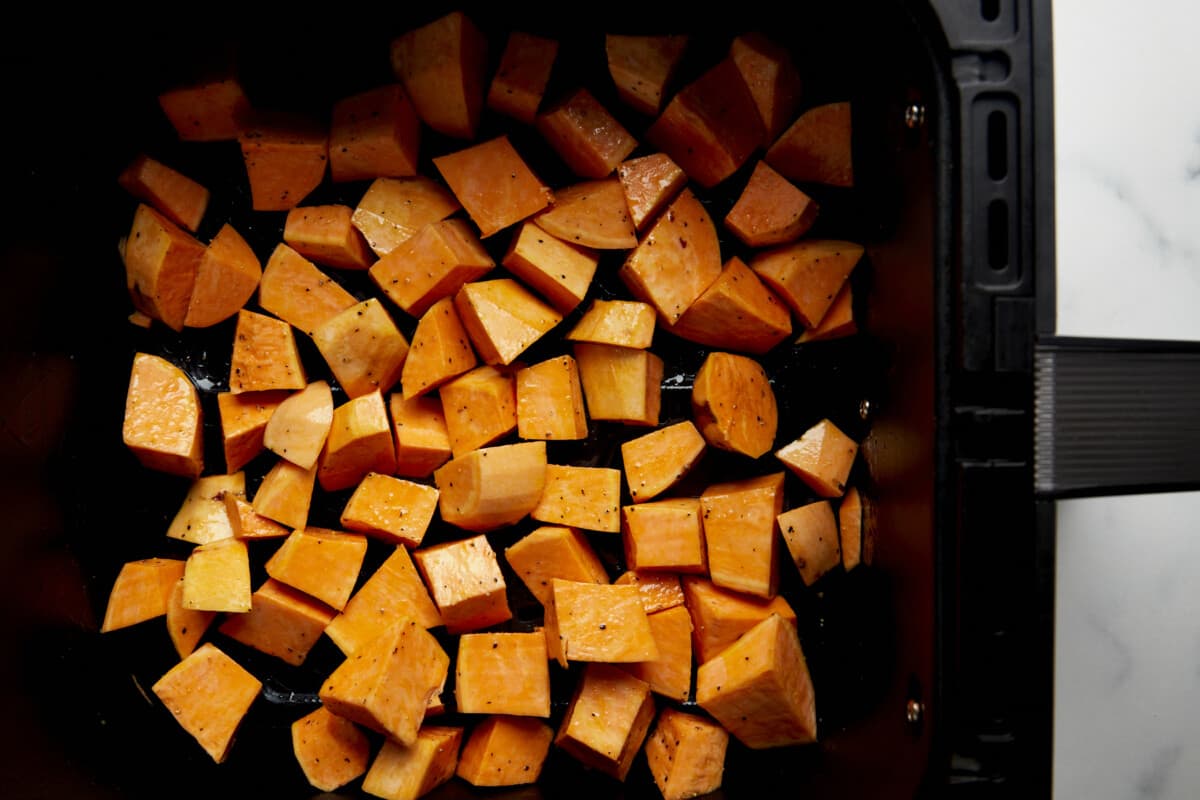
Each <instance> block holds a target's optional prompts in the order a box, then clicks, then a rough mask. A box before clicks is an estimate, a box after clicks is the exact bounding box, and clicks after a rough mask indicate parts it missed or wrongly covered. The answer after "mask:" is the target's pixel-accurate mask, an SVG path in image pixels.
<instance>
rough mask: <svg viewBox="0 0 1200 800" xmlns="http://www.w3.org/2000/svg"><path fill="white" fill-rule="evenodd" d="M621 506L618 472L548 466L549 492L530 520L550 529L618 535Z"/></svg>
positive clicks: (594, 468) (547, 489) (555, 465)
mask: <svg viewBox="0 0 1200 800" xmlns="http://www.w3.org/2000/svg"><path fill="white" fill-rule="evenodd" d="M620 502H621V471H620V470H619V469H611V468H609V467H576V466H570V465H559V464H547V465H546V488H545V489H543V490H542V499H541V500H540V501H539V502H538V505H537V508H535V509H534V510H533V511H531V512H530V514H529V516H530V517H532V518H533V519H536V520H538V521H539V522H546V523H549V524H551V525H569V526H572V527H576V528H583V529H585V530H589V531H601V532H605V533H618V532H620V530H621V512H620Z"/></svg>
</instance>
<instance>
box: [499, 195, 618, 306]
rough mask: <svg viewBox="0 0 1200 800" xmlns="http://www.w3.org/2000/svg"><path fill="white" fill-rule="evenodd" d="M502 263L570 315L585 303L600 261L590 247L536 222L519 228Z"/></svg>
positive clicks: (525, 223)
mask: <svg viewBox="0 0 1200 800" xmlns="http://www.w3.org/2000/svg"><path fill="white" fill-rule="evenodd" d="M500 263H502V264H503V265H504V266H505V267H507V268H508V271H509V272H511V273H512V274H514V275H516V276H517V277H518V278H520V279H521V280H522V281H524V282H525V283H526V284H528V285H529V287H530V288H532V289H533V290H534V291H535V292H537V293H538V294H540V295H541V296H542V297H544V298H545V299H546V300H548V301H550V304H551V305H553V306H554V307H555V308H556V309H558V311H559V312H561V313H563V314H569V313H570V312H572V311H574V310H575V307H576V306H577V305H579V304H580V303H581V302H583V298H584V296H585V295H586V294H587V291H588V288H589V287H590V286H591V285H592V278H593V277H594V276H595V274H596V266H597V265H598V264H599V263H600V257H599V256H598V255H597V254H596V253H595V252H593V251H592V250H591V249H589V248H587V247H583V246H581V245H579V244H577V243H574V242H571V241H570V240H569V239H567V240H565V241H564V240H563V239H560V238H559V237H558V236H557V235H554V234H550V233H548V232H547V231H546V230H545V229H544V228H542V227H540V226H538V225H537V224H536V218H535V222H524V223H522V224H521V226H520V227H519V228H517V231H516V233H515V234H513V238H512V241H511V242H510V243H509V245H508V250H507V251H506V252H505V254H504V258H502V259H501V262H500Z"/></svg>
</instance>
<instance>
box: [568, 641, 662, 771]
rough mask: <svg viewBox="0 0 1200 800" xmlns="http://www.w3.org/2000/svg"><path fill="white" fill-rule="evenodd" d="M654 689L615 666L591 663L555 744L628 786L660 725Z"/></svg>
mask: <svg viewBox="0 0 1200 800" xmlns="http://www.w3.org/2000/svg"><path fill="white" fill-rule="evenodd" d="M654 712H655V705H654V697H653V695H652V694H651V693H650V687H649V686H648V685H647V684H646V683H645V682H644V681H641V680H638V679H637V678H635V677H633V676H632V675H630V674H629V673H627V672H625V671H624V670H622V669H620V668H618V667H615V666H613V665H611V664H588V665H587V667H586V669H585V670H584V673H583V677H582V678H581V679H580V681H579V683H578V685H577V686H576V688H575V694H574V696H573V697H572V698H571V704H570V705H569V706H568V707H567V713H566V715H565V716H564V717H563V721H562V723H561V724H560V726H559V728H558V733H557V734H556V735H555V739H554V743H555V744H556V745H557V746H558V747H561V748H562V749H563V750H564V751H566V752H567V753H570V754H571V755H572V756H574V757H575V758H577V759H579V760H580V761H581V762H582V763H583V764H585V765H587V766H589V767H591V768H593V769H596V770H599V771H601V772H603V773H605V774H607V775H610V776H612V777H614V778H616V779H617V780H620V781H624V780H625V776H626V775H628V774H629V769H630V767H631V766H633V760H634V758H635V757H636V756H637V754H638V751H640V750H641V748H642V743H643V742H644V741H645V740H646V734H647V733H648V732H649V730H650V724H651V722H653V720H654Z"/></svg>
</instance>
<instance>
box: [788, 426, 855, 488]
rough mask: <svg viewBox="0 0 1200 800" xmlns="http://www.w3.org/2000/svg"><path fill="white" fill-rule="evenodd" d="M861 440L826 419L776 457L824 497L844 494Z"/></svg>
mask: <svg viewBox="0 0 1200 800" xmlns="http://www.w3.org/2000/svg"><path fill="white" fill-rule="evenodd" d="M856 455H858V443H857V442H855V441H854V440H853V439H851V438H850V437H849V436H847V435H846V434H845V433H843V432H842V431H841V429H840V428H838V427H837V426H836V425H834V424H833V423H832V422H831V421H829V420H828V419H823V420H821V421H820V422H818V423H817V424H816V425H813V426H812V427H811V428H809V429H808V430H807V431H805V432H804V433H803V434H802V435H801V436H800V438H798V439H795V440H793V441H791V442H789V443H788V444H786V445H784V446H783V447H781V448H779V449H778V450H776V451H775V457H776V458H778V459H779V460H780V461H782V462H783V464H784V466H786V467H787V468H788V469H790V470H791V471H792V472H794V473H795V474H796V475H797V476H798V477H799V478H800V480H802V481H804V483H805V484H807V485H808V487H809V488H810V489H812V490H813V491H814V492H816V493H817V494H819V495H820V496H821V497H841V496H842V494H843V493H844V492H845V491H846V481H847V480H848V478H849V476H850V468H851V467H852V466H853V465H854V458H855V456H856Z"/></svg>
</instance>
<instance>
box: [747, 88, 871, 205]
mask: <svg viewBox="0 0 1200 800" xmlns="http://www.w3.org/2000/svg"><path fill="white" fill-rule="evenodd" d="M852 117H853V115H852V114H851V107H850V103H849V102H838V103H827V104H825V105H820V106H815V107H814V108H810V109H808V110H807V111H805V112H804V113H803V114H801V115H800V116H799V117H797V118H796V120H795V122H793V123H792V124H791V126H789V127H788V129H787V130H785V131H784V132H783V133H782V134H780V136H779V138H778V139H776V140H775V141H774V143H773V144H772V145H771V146H770V147H769V148H768V149H767V154H766V156H765V157H766V160H767V163H768V164H770V165H771V166H772V167H774V168H775V169H776V170H778V171H779V174H781V175H783V176H784V177H786V178H788V179H790V180H793V181H796V182H798V183H824V184H828V185H830V186H841V187H850V186H853V185H854V146H853V138H852V135H853V119H852Z"/></svg>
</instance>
